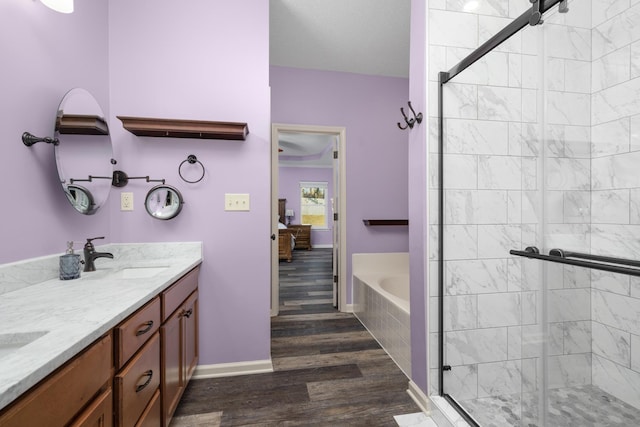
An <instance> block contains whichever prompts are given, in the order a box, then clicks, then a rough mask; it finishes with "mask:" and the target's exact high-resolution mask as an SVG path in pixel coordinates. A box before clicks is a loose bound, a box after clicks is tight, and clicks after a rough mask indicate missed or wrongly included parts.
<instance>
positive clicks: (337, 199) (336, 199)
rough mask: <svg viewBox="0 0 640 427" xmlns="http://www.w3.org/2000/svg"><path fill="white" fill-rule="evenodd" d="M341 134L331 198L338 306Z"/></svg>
mask: <svg viewBox="0 0 640 427" xmlns="http://www.w3.org/2000/svg"><path fill="white" fill-rule="evenodd" d="M339 147H340V136H339V135H336V136H335V138H334V141H333V199H332V200H331V210H332V212H331V216H332V218H330V219H331V220H332V221H333V263H332V265H333V306H334V307H335V308H338V288H339V286H338V281H339V280H340V274H339V271H340V269H339V265H338V264H339V262H340V222H339V221H338V217H339V215H340V212H339V211H338V206H340V203H339V202H340V153H339V150H338V148H339Z"/></svg>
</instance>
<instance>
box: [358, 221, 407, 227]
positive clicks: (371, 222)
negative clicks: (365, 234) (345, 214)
mask: <svg viewBox="0 0 640 427" xmlns="http://www.w3.org/2000/svg"><path fill="white" fill-rule="evenodd" d="M362 222H364V225H366V226H367V227H370V226H377V225H409V220H408V219H363V220H362Z"/></svg>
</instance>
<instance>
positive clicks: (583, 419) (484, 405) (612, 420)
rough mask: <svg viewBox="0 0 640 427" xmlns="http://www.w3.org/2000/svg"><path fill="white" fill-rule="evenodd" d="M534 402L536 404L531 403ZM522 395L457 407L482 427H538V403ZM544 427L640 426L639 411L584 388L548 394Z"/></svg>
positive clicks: (465, 402)
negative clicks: (464, 410) (465, 411)
mask: <svg viewBox="0 0 640 427" xmlns="http://www.w3.org/2000/svg"><path fill="white" fill-rule="evenodd" d="M534 400H535V401H534ZM521 403H522V396H521V395H511V396H500V397H487V398H481V399H473V400H464V401H461V402H460V404H461V405H462V406H463V407H464V408H465V409H466V410H467V411H468V412H469V413H470V414H471V415H472V416H473V417H474V418H475V419H476V420H477V421H478V422H479V423H480V425H481V426H482V427H506V426H509V427H511V426H522V427H541V423H540V421H539V419H538V416H537V414H538V402H537V400H536V399H535V398H534V399H528V398H525V401H524V405H521ZM546 425H547V426H553V427H576V426H580V427H596V426H598V427H602V426H606V427H629V426H636V425H640V410H639V409H636V408H634V407H633V406H631V405H628V404H627V403H625V402H623V401H621V400H620V399H618V398H616V397H614V396H612V395H610V394H609V393H607V392H605V391H603V390H602V389H600V388H599V387H596V386H592V385H586V386H580V387H572V388H562V389H554V390H550V391H549V415H548V420H547V422H546Z"/></svg>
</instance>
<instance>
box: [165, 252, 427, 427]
mask: <svg viewBox="0 0 640 427" xmlns="http://www.w3.org/2000/svg"><path fill="white" fill-rule="evenodd" d="M285 264H286V265H285ZM280 266H281V271H280V274H281V304H282V306H281V307H280V309H281V315H280V316H278V317H276V318H273V319H272V322H271V336H272V338H271V352H272V360H273V365H274V372H273V373H268V374H259V375H247V376H238V377H227V378H212V379H203V380H193V381H191V383H190V384H189V386H188V388H187V390H186V391H185V394H184V397H183V399H182V402H181V403H180V405H179V406H178V409H177V412H176V415H179V416H183V417H184V418H178V419H177V420H176V422H175V423H172V427H179V426H180V425H188V421H189V420H191V418H193V417H198V416H199V417H205V416H208V415H209V416H210V417H211V420H212V421H207V422H210V424H207V425H212V426H215V425H222V426H232V425H247V424H260V425H283V424H284V423H285V422H286V424H287V425H305V426H308V425H366V426H394V425H397V424H396V423H395V421H394V419H393V416H394V415H400V414H409V413H415V412H419V411H420V409H419V408H418V407H417V406H416V404H415V403H414V402H413V401H412V400H411V398H410V397H409V395H408V394H407V391H406V390H407V387H408V380H407V378H406V377H405V375H404V374H403V373H402V371H401V370H400V369H399V368H398V367H397V366H396V364H395V363H394V362H393V361H392V360H391V359H390V358H389V356H388V355H387V354H386V353H385V352H384V350H382V349H381V348H380V346H379V345H378V343H377V342H376V341H375V340H374V339H373V338H372V337H371V335H370V334H369V333H368V332H367V331H366V330H365V329H364V327H363V326H362V325H361V324H360V322H359V321H358V320H357V319H356V318H355V317H354V316H353V315H351V314H348V313H339V312H337V311H336V310H334V309H333V307H332V306H331V303H332V301H331V289H332V284H331V250H326V249H314V250H313V251H310V252H309V251H296V252H295V253H294V257H293V262H292V263H290V264H289V263H281V264H280ZM182 421H185V423H184V424H180V423H181V422H182Z"/></svg>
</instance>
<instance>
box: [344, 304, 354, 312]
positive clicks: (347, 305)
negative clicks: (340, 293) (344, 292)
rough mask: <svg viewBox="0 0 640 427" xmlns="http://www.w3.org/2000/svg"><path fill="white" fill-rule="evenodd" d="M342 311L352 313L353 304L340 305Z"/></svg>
mask: <svg viewBox="0 0 640 427" xmlns="http://www.w3.org/2000/svg"><path fill="white" fill-rule="evenodd" d="M342 312H343V313H353V304H345V305H344V306H342Z"/></svg>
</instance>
